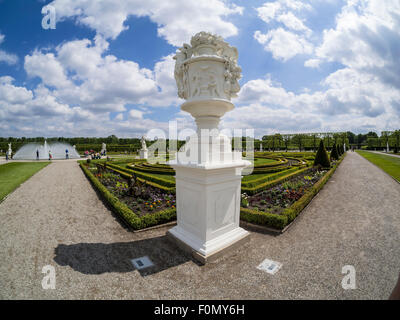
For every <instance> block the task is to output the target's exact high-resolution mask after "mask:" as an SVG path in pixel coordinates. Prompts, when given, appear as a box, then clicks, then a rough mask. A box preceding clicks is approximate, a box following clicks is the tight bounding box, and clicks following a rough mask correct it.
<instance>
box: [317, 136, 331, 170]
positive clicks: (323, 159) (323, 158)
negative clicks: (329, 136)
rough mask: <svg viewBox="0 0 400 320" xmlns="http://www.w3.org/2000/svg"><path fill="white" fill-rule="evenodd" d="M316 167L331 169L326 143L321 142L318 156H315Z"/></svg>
mask: <svg viewBox="0 0 400 320" xmlns="http://www.w3.org/2000/svg"><path fill="white" fill-rule="evenodd" d="M314 166H321V167H323V168H330V166H331V163H330V161H329V156H328V152H326V149H325V146H324V142H323V141H322V140H321V141H320V143H319V148H318V151H317V154H316V155H315V160H314Z"/></svg>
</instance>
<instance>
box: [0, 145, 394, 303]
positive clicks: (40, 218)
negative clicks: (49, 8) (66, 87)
mask: <svg viewBox="0 0 400 320" xmlns="http://www.w3.org/2000/svg"><path fill="white" fill-rule="evenodd" d="M399 207H400V185H399V184H398V183H397V182H395V181H394V180H393V179H392V178H390V177H389V176H387V175H386V174H385V173H383V172H382V171H381V170H380V169H379V168H377V167H375V166H374V165H373V164H371V163H370V162H368V161H367V160H365V159H364V158H362V157H361V156H360V155H358V154H357V153H355V152H354V153H353V152H348V154H347V156H346V158H345V159H344V160H343V162H342V164H341V165H340V166H339V168H338V169H337V171H336V172H335V174H334V175H333V176H332V178H331V179H330V181H329V182H328V183H327V184H326V185H325V187H324V188H323V189H322V190H321V192H320V193H319V194H318V195H317V196H316V197H315V198H314V200H313V201H312V202H311V204H310V205H309V206H308V207H307V208H306V209H305V210H304V211H303V213H302V215H301V216H300V217H299V218H298V220H296V222H295V224H294V225H293V226H292V227H291V228H290V229H289V230H288V231H287V232H285V233H284V234H282V235H280V236H272V235H267V234H262V233H256V232H252V235H251V240H250V242H249V243H248V244H246V245H244V246H242V247H241V248H239V249H238V250H237V251H236V252H234V253H233V254H231V255H229V256H227V257H224V258H221V259H219V260H217V261H216V262H215V263H211V264H208V265H206V266H199V265H198V264H196V263H194V262H193V261H192V260H190V259H189V258H187V257H186V256H185V255H183V254H182V253H181V252H180V251H178V250H176V248H175V247H174V246H173V245H172V244H170V243H169V242H167V241H166V238H165V232H166V230H167V228H161V229H155V230H151V231H146V232H139V233H132V232H130V231H128V230H126V229H125V228H124V227H123V226H122V225H121V224H120V223H119V222H118V220H116V218H115V217H114V216H113V215H112V214H111V212H110V211H109V210H108V209H107V208H106V207H105V206H104V205H103V204H102V202H101V201H100V200H99V199H98V197H97V195H96V193H95V192H94V191H93V188H92V187H91V186H90V183H89V182H88V181H87V179H86V178H85V177H84V175H83V173H82V172H81V170H80V168H79V167H78V165H77V163H76V162H68V161H65V162H63V161H59V162H54V163H52V164H50V165H49V166H47V167H46V168H44V169H43V170H41V171H40V172H38V173H37V174H36V175H34V176H33V177H32V178H31V179H30V180H28V181H26V182H25V183H24V184H23V185H21V186H20V187H19V188H18V189H17V190H15V191H14V192H13V193H12V194H10V195H9V196H8V197H7V198H6V200H5V201H3V202H2V203H1V204H0V220H1V225H0V244H1V245H0V261H1V262H0V299H15V298H19V299H21V298H22V299H25V298H29V299H32V298H35V299H50V298H51V299H66V298H68V299H82V298H84V299H106V298H111V299H123V298H130V299H141V298H148V299H162V298H166V299H168V298H169V299H204V298H208V299H247V298H248V299H387V297H388V296H389V294H390V292H391V290H392V289H393V287H394V285H395V282H396V280H397V276H398V273H399V271H400V246H399V245H398V244H399V243H400V214H399V211H398V208H399ZM145 255H147V256H149V257H150V259H151V260H152V261H153V262H154V263H155V267H153V268H150V269H148V271H142V272H139V271H137V270H135V269H134V268H133V267H132V265H131V264H130V261H129V260H130V259H132V258H137V257H141V256H145ZM265 258H268V259H272V260H275V261H279V262H281V263H282V264H283V266H282V268H281V269H280V270H279V271H278V272H277V273H276V274H275V275H270V274H267V273H265V272H263V271H260V270H258V269H257V268H256V267H257V265H258V264H260V263H261V262H262V261H263V260H264V259H265ZM45 265H52V266H53V267H54V268H55V271H56V289H54V290H51V289H49V290H44V289H43V288H42V285H41V282H42V279H43V277H44V274H42V273H41V271H42V267H43V266H45ZM344 265H353V266H354V267H355V270H356V286H357V289H355V290H344V289H343V288H342V286H341V281H342V278H343V276H344V275H343V274H342V273H341V272H342V267H343V266H344Z"/></svg>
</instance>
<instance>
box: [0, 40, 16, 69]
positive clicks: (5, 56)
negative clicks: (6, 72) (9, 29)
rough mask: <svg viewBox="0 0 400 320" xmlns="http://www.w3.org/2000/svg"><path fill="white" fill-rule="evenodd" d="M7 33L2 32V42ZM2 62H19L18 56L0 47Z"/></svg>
mask: <svg viewBox="0 0 400 320" xmlns="http://www.w3.org/2000/svg"><path fill="white" fill-rule="evenodd" d="M4 39H5V35H4V34H1V33H0V44H2V43H3V42H4ZM0 62H4V63H7V64H9V65H13V64H17V62H18V56H17V55H15V54H12V53H7V52H6V51H4V50H1V49H0Z"/></svg>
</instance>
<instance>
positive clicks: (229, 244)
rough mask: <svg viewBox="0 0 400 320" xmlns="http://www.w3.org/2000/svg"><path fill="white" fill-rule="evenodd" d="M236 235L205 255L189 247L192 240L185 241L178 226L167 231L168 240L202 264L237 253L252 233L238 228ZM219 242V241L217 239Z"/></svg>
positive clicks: (223, 240)
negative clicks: (233, 252)
mask: <svg viewBox="0 0 400 320" xmlns="http://www.w3.org/2000/svg"><path fill="white" fill-rule="evenodd" d="M238 229H241V230H237V232H235V235H233V234H232V235H231V237H229V238H225V237H224V239H221V242H220V243H218V244H217V246H214V250H213V251H210V252H208V253H204V251H203V253H202V252H200V251H198V250H196V249H195V248H194V247H192V246H191V245H189V243H190V240H189V241H187V239H185V240H183V239H182V238H181V236H182V235H181V234H180V232H179V228H178V227H177V226H176V227H174V228H172V229H170V230H168V231H167V238H168V240H170V241H171V242H173V243H174V244H176V245H177V246H178V247H179V248H180V249H182V250H183V251H185V252H187V253H189V254H191V256H192V257H193V258H194V259H195V260H197V261H199V262H200V263H202V264H206V263H209V262H213V261H215V260H216V259H218V258H220V257H221V256H223V255H226V254H228V253H230V252H232V251H235V250H236V249H237V248H238V247H240V246H242V245H244V244H245V243H247V242H248V241H249V240H250V233H249V232H247V231H246V230H244V229H242V228H238ZM215 240H218V239H215Z"/></svg>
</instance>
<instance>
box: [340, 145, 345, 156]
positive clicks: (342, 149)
mask: <svg viewBox="0 0 400 320" xmlns="http://www.w3.org/2000/svg"><path fill="white" fill-rule="evenodd" d="M340 153H341V154H342V155H343V154H344V147H343V145H342V144H341V145H340Z"/></svg>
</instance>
